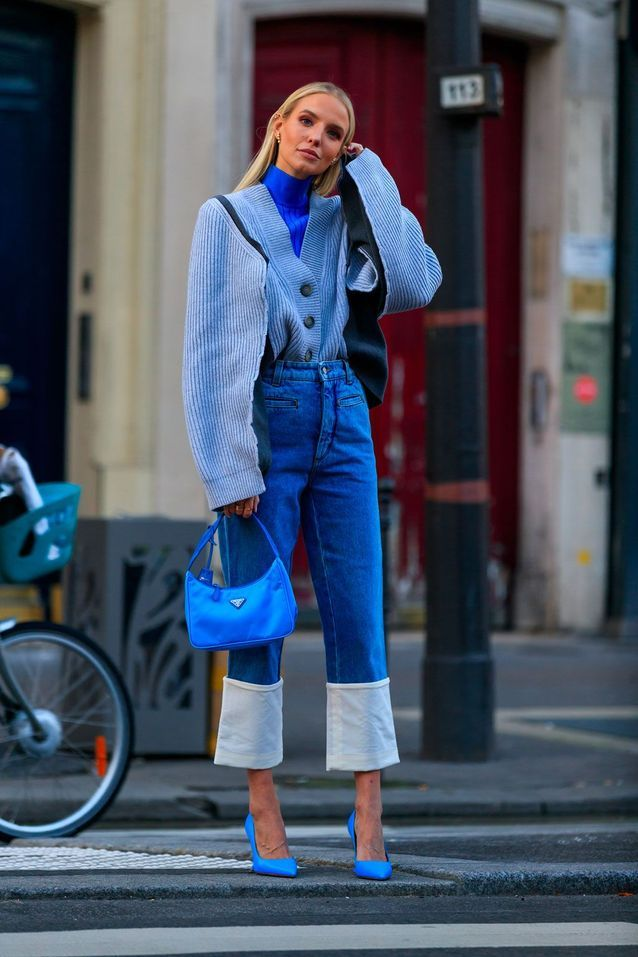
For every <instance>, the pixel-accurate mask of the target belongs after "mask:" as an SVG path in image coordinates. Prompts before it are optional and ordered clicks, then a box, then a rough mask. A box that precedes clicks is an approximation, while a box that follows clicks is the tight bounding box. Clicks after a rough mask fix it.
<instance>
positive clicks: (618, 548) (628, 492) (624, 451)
mask: <svg viewBox="0 0 638 957" xmlns="http://www.w3.org/2000/svg"><path fill="white" fill-rule="evenodd" d="M618 65H619V71H618V92H619V97H618V199H617V206H616V210H617V219H616V248H617V268H616V294H615V349H614V352H615V370H614V372H615V374H614V404H613V440H612V482H611V490H612V506H611V522H610V555H609V586H608V626H609V631H610V632H611V634H612V635H614V636H615V637H618V638H623V639H627V640H630V639H631V640H634V641H635V640H636V639H638V266H637V263H638V232H637V224H638V2H637V0H631V2H630V0H626V2H625V3H624V4H623V7H622V11H621V37H620V42H619V45H618Z"/></svg>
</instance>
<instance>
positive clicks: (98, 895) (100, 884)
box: [0, 858, 638, 901]
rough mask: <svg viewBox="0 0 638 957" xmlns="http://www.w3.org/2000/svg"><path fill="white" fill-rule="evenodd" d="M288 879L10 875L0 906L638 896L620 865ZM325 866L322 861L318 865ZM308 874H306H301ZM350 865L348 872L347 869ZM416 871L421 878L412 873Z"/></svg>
mask: <svg viewBox="0 0 638 957" xmlns="http://www.w3.org/2000/svg"><path fill="white" fill-rule="evenodd" d="M300 861H301V868H302V869H301V870H300V873H299V875H298V877H297V878H295V879H294V880H282V879H281V878H267V877H263V876H260V877H259V879H258V880H256V879H255V877H254V876H253V875H251V874H237V875H232V876H230V877H229V876H224V877H223V878H220V877H217V876H213V875H210V876H209V875H205V876H204V875H202V876H197V877H196V878H194V877H193V876H192V875H186V874H184V873H183V872H182V873H181V874H175V873H170V874H167V873H164V874H161V873H160V874H157V873H155V874H141V873H139V872H132V873H127V874H126V875H123V874H121V873H117V872H109V874H108V878H107V876H106V875H96V874H92V875H81V876H79V875H77V874H55V875H50V876H44V875H42V874H38V875H29V876H26V875H24V874H18V873H15V874H13V875H8V874H5V875H2V876H0V901H10V900H14V901H15V900H27V899H28V900H40V899H42V900H44V899H49V900H51V899H60V900H76V899H91V900H96V899H103V898H105V897H107V898H109V899H124V898H128V899H144V900H148V899H149V898H187V897H197V896H200V897H207V898H227V897H340V898H348V897H371V896H372V897H440V896H448V897H449V896H452V897H454V896H456V897H483V896H490V895H493V896H517V895H521V896H526V895H534V896H550V895H554V894H562V895H566V896H569V895H577V894H588V895H597V896H601V895H610V894H620V893H625V894H626V893H630V894H635V893H637V892H638V869H636V868H634V867H631V866H629V865H626V866H623V865H621V866H614V867H609V865H606V866H605V867H601V869H600V870H592V869H591V868H589V869H587V866H586V865H583V867H582V868H574V867H572V868H565V867H558V866H554V867H543V868H529V869H527V868H525V869H519V870H515V869H512V870H507V869H505V868H503V867H502V866H500V865H494V866H493V867H492V868H489V867H486V868H481V869H475V870H471V871H460V870H453V869H451V868H446V867H443V868H441V867H432V866H428V865H427V864H426V865H424V864H423V863H421V864H420V865H416V864H410V863H408V862H407V861H401V860H396V865H395V871H394V873H393V876H392V879H391V880H390V881H364V880H360V879H352V877H351V876H350V873H347V874H344V873H343V870H344V868H343V867H340V866H339V865H334V864H333V865H332V866H333V868H334V870H335V871H336V873H335V874H334V875H333V876H332V877H330V878H329V879H326V878H325V877H323V875H320V874H319V873H317V872H318V871H319V867H318V866H317V865H315V864H314V863H313V864H310V863H308V864H306V865H305V866H304V865H303V858H300ZM324 867H325V864H324ZM304 870H306V871H307V873H303V871H304ZM349 871H350V868H348V872H349ZM418 872H420V873H418Z"/></svg>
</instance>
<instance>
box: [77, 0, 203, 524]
mask: <svg viewBox="0 0 638 957" xmlns="http://www.w3.org/2000/svg"><path fill="white" fill-rule="evenodd" d="M214 9H215V4H214V2H212V0H135V2H134V3H132V2H131V0H111V2H110V3H108V4H107V5H105V6H103V7H101V8H99V9H98V8H96V9H88V10H84V9H83V10H80V11H79V16H78V50H77V83H76V111H75V121H76V122H75V143H74V165H75V170H76V175H75V177H74V203H73V251H72V263H73V265H72V275H71V290H72V308H71V316H70V322H71V337H70V339H71V342H72V343H73V347H72V350H71V355H70V366H69V373H70V375H69V423H70V442H69V449H70V452H69V463H68V474H69V476H70V477H72V478H74V479H75V480H77V481H81V482H82V484H83V485H84V487H85V494H84V496H83V511H84V513H85V514H102V515H115V514H121V513H126V514H153V513H164V514H170V515H202V514H205V500H204V495H203V492H202V490H201V488H200V483H199V481H198V479H197V477H196V476H195V474H194V470H193V467H192V460H191V456H190V451H189V449H188V446H187V442H186V436H185V430H184V425H183V414H182V406H181V389H180V374H181V365H180V360H181V349H182V336H183V316H184V293H185V287H186V269H187V259H188V250H189V247H190V239H191V236H192V229H193V224H194V222H195V216H196V213H197V209H198V207H199V205H200V203H201V202H202V201H203V199H204V198H205V197H206V196H208V195H210V192H211V190H212V179H213V175H212V167H211V159H212V155H213V150H212V143H211V140H212V137H213V133H214V124H213V122H212V119H213V116H214V83H213V82H212V63H213V62H214V57H215V25H214ZM86 274H90V276H91V278H92V292H90V293H86V292H83V291H82V289H83V283H82V277H83V276H85V275H86ZM81 311H89V312H90V313H91V314H92V316H93V326H94V335H93V354H92V379H93V394H92V396H91V400H90V401H89V402H79V401H78V400H77V398H76V375H77V356H76V354H75V348H76V346H75V343H76V342H77V322H78V316H79V313H80V312H81Z"/></svg>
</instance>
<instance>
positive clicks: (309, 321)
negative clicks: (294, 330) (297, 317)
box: [303, 316, 315, 329]
mask: <svg viewBox="0 0 638 957" xmlns="http://www.w3.org/2000/svg"><path fill="white" fill-rule="evenodd" d="M303 324H304V326H305V327H306V329H312V327H313V326H314V324H315V317H314V316H306V318H305V319H304V321H303Z"/></svg>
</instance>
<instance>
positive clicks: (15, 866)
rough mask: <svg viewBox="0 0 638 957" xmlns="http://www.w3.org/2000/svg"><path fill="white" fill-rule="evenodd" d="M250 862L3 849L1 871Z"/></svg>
mask: <svg viewBox="0 0 638 957" xmlns="http://www.w3.org/2000/svg"><path fill="white" fill-rule="evenodd" d="M251 867H252V864H251V863H250V861H238V860H234V859H230V858H224V857H213V856H212V855H211V856H210V857H209V856H207V855H205V854H180V853H179V852H178V853H175V854H162V853H157V854H153V853H151V854H149V853H142V852H137V851H118V850H109V849H106V848H97V849H96V848H92V847H51V846H46V845H44V846H42V847H20V846H16V847H5V848H0V874H1V873H2V872H3V871H4V872H7V871H9V872H14V871H20V872H25V871H30V872H33V871H38V872H40V871H48V872H50V871H57V872H59V871H122V870H126V871H131V870H132V871H183V870H188V871H192V870H197V871H202V870H203V871H218V870H235V871H249V870H250V869H251Z"/></svg>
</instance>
